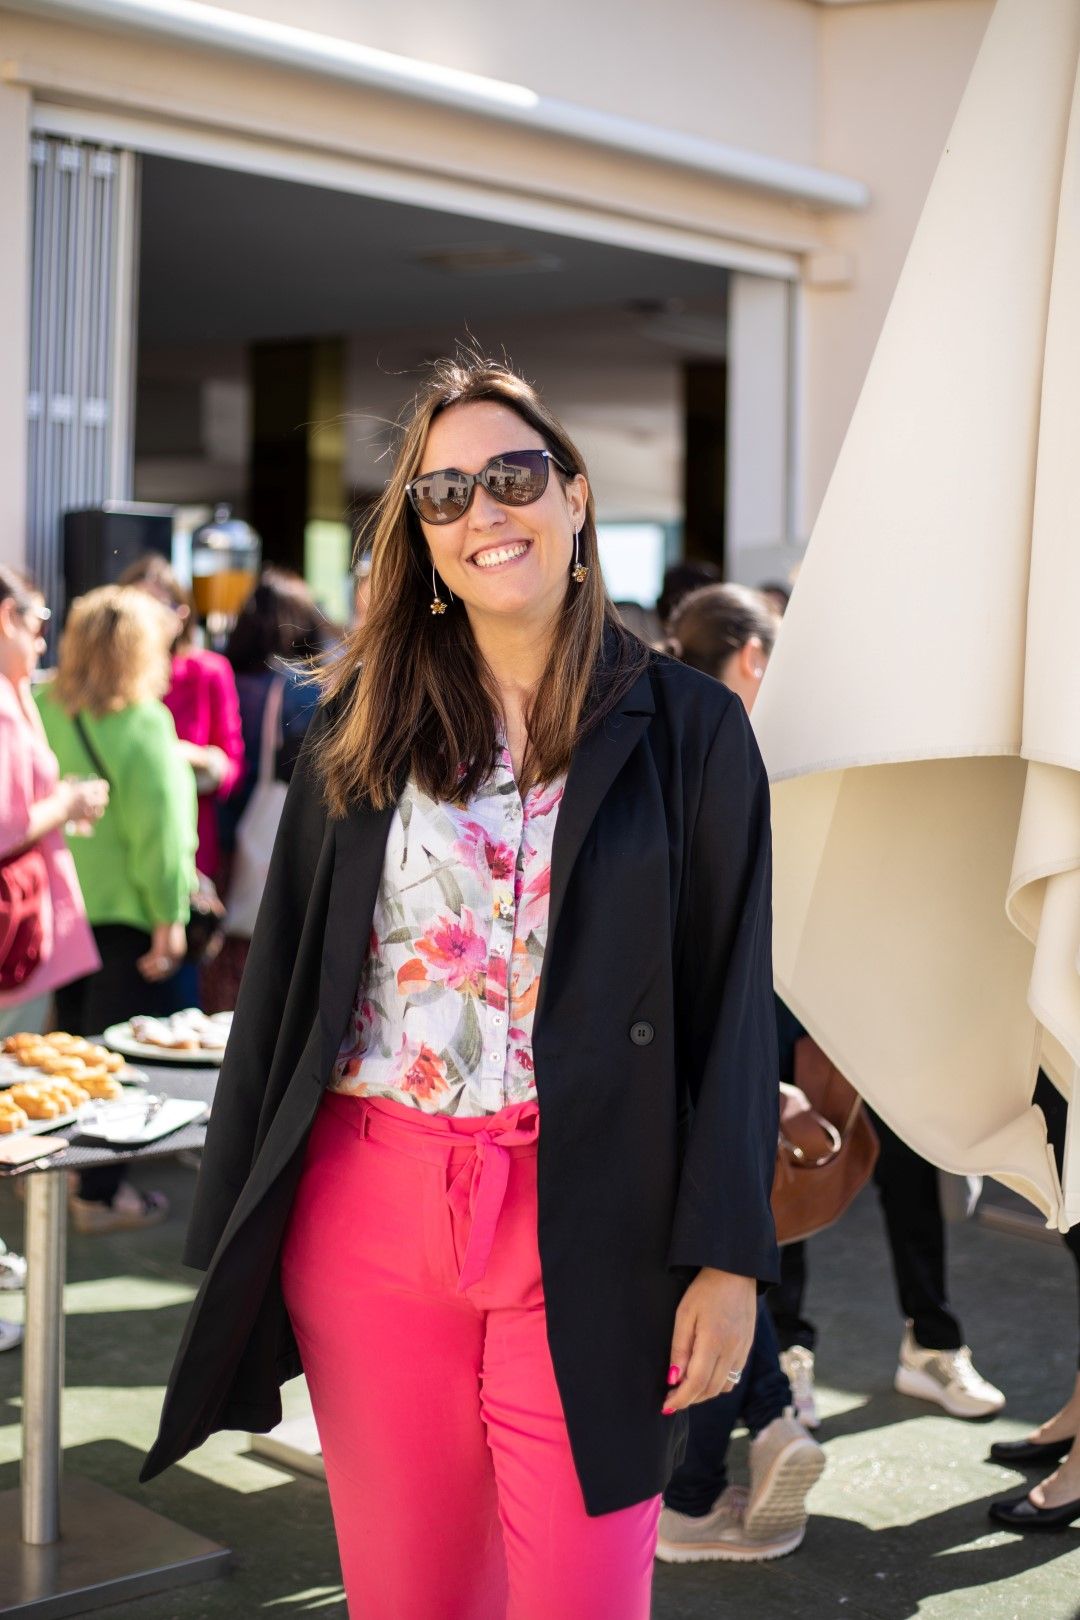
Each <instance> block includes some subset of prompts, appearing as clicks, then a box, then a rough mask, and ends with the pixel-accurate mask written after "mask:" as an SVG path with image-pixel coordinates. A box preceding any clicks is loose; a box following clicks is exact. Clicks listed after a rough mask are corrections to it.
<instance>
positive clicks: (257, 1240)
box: [143, 655, 777, 1514]
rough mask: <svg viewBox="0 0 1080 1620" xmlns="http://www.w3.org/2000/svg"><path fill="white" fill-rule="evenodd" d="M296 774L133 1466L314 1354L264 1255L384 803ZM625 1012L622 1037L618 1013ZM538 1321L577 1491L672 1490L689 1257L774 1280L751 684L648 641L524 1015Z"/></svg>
mask: <svg viewBox="0 0 1080 1620" xmlns="http://www.w3.org/2000/svg"><path fill="white" fill-rule="evenodd" d="M324 728H325V719H324V718H320V719H319V720H316V722H315V723H314V724H313V726H312V727H311V729H310V731H309V735H308V740H307V743H306V745H305V749H304V752H303V754H302V756H301V760H300V763H299V765H298V767H297V770H296V773H295V775H294V777H293V781H292V784H291V786H290V789H289V795H288V799H287V802H286V806H285V811H284V814H283V817H282V823H281V828H280V831H279V834H278V839H277V845H276V848H275V851H274V856H273V860H272V862H271V866H270V873H269V878H268V882H267V887H266V893H265V896H264V899H263V903H262V909H261V911H260V914H259V920H258V924H257V926H256V929H255V935H254V938H253V940H252V944H251V955H250V959H249V961H248V965H247V971H246V973H245V975H244V981H243V985H242V987H241V990H240V995H239V1000H238V1005H237V1009H236V1017H235V1020H234V1024H233V1030H232V1035H231V1037H230V1040H229V1046H228V1050H227V1052H226V1054H225V1058H224V1062H223V1064H222V1068H221V1079H220V1083H219V1087H218V1092H217V1097H216V1100H215V1103H214V1111H213V1117H212V1119H211V1122H210V1127H209V1133H208V1137H207V1143H206V1150H205V1153H204V1157H203V1164H202V1169H201V1172H200V1175H199V1182H198V1188H197V1192H196V1197H195V1207H194V1211H193V1215H192V1220H191V1226H190V1231H189V1236H188V1243H187V1248H186V1251H185V1258H186V1259H187V1260H188V1261H189V1263H190V1264H192V1265H195V1266H199V1267H202V1268H204V1269H205V1271H206V1276H205V1278H204V1280H203V1284H202V1287H201V1289H200V1291H199V1294H198V1297H197V1299H196V1301H195V1303H194V1306H193V1307H192V1311H191V1315H190V1317H189V1320H188V1324H187V1327H186V1330H185V1332H184V1336H183V1339H182V1342H181V1345H180V1349H179V1352H178V1355H177V1359H176V1364H175V1366H174V1369H173V1374H172V1378H171V1380H170V1383H169V1388H168V1393H167V1395H166V1399H165V1406H164V1410H163V1413H162V1418H161V1428H160V1432H159V1435H158V1439H157V1441H156V1443H155V1445H154V1447H153V1449H152V1451H151V1453H150V1455H149V1457H148V1459H147V1461H146V1464H145V1466H144V1469H143V1478H144V1479H148V1478H151V1477H152V1476H153V1475H155V1474H157V1473H159V1472H160V1471H161V1470H162V1469H163V1468H165V1467H167V1466H168V1465H169V1464H170V1463H172V1462H175V1461H176V1460H177V1459H178V1458H180V1457H182V1456H183V1455H185V1453H187V1452H188V1451H190V1450H191V1449H192V1448H193V1447H195V1446H198V1445H200V1444H201V1443H202V1441H203V1440H205V1439H206V1437H207V1436H208V1435H209V1434H211V1433H212V1432H213V1431H215V1430H217V1429H222V1428H238V1429H244V1430H255V1431H259V1430H265V1429H269V1428H272V1427H273V1425H274V1424H275V1423H276V1422H278V1421H279V1419H280V1415H281V1404H280V1399H279V1394H278V1386H279V1384H280V1382H281V1381H282V1380H284V1379H285V1378H289V1377H292V1376H295V1375H296V1374H297V1373H299V1371H300V1364H299V1359H298V1356H297V1352H296V1345H295V1342H294V1340H293V1336H292V1332H291V1329H290V1325H289V1321H288V1317H287V1314H286V1312H285V1309H284V1306H283V1304H282V1300H281V1293H280V1289H279V1286H278V1280H277V1258H278V1253H279V1249H280V1245H281V1239H282V1233H283V1231H284V1228H285V1225H286V1222H287V1220H288V1215H289V1209H290V1205H291V1201H292V1197H293V1192H294V1189H295V1186H296V1183H297V1179H298V1177H299V1174H300V1169H301V1162H302V1157H303V1148H304V1143H305V1140H306V1137H307V1133H308V1130H309V1128H310V1126H311V1123H312V1120H313V1119H314V1116H315V1113H316V1110H317V1108H318V1105H319V1099H320V1096H321V1094H322V1089H323V1087H324V1086H325V1084H326V1082H327V1080H328V1078H329V1075H330V1071H331V1068H332V1066H333V1062H334V1059H335V1057H336V1054H337V1050H338V1046H339V1044H340V1041H341V1037H342V1034H343V1032H344V1029H345V1025H346V1022H347V1019H348V1016H349V1012H350V1009H351V1007H352V1003H353V998H354V996H355V993H356V988H357V985H358V983H359V980H360V975H361V972H362V970H363V966H364V953H365V949H366V945H367V940H368V936H369V932H370V923H371V917H372V913H373V910H374V905H375V897H376V892H377V889H378V884H379V877H380V873H381V869H382V861H383V851H384V846H385V842H386V836H387V832H388V829H389V825H390V819H391V816H392V811H390V810H387V811H379V812H377V811H373V810H371V809H358V810H357V811H355V812H354V813H352V814H350V815H349V816H348V817H347V818H345V819H343V820H333V819H331V818H329V817H328V815H327V813H326V811H325V808H324V806H323V803H322V800H321V795H320V790H319V784H318V780H317V777H316V773H315V770H314V758H315V756H316V754H317V750H318V746H319V737H320V735H321V734H322V731H323V730H324ZM628 1032H629V1035H630V1039H629V1040H628V1039H627V1033H628ZM533 1056H534V1062H535V1069H536V1084H537V1092H538V1096H539V1103H540V1120H541V1128H540V1139H539V1161H538V1206H539V1207H538V1240H539V1248H540V1258H541V1264H542V1269H543V1280H544V1295H545V1300H546V1308H547V1316H548V1340H549V1343H550V1346H551V1353H552V1359H553V1362H554V1368H555V1375H556V1378H557V1381H558V1386H559V1391H560V1394H561V1396H562V1401H563V1408H564V1411H565V1414H566V1421H567V1426H568V1430H569V1434H570V1440H571V1445H572V1448H573V1453H574V1458H575V1462H576V1465H577V1470H578V1475H579V1478H580V1480H581V1485H582V1490H583V1493H584V1497H585V1502H586V1506H587V1508H588V1511H589V1512H590V1513H592V1514H597V1513H606V1512H610V1511H613V1510H615V1509H617V1508H622V1507H626V1506H628V1505H629V1504H631V1503H633V1502H637V1501H641V1500H644V1499H645V1498H646V1497H650V1496H654V1495H656V1493H657V1492H659V1491H660V1490H662V1488H663V1486H664V1485H665V1483H666V1481H667V1479H668V1477H669V1476H670V1473H671V1471H672V1469H673V1468H674V1466H675V1465H676V1463H677V1462H678V1461H679V1459H680V1457H681V1454H682V1450H683V1448H684V1445H685V1419H684V1417H682V1416H679V1417H676V1418H665V1417H663V1416H661V1413H660V1407H661V1405H662V1400H663V1394H664V1387H665V1386H664V1380H665V1375H666V1372H667V1366H668V1353H669V1349H670V1341H671V1331H672V1324H673V1319H674V1315H675V1309H676V1306H677V1304H678V1301H679V1299H680V1297H681V1295H682V1292H683V1290H684V1289H685V1287H686V1284H687V1282H688V1281H689V1279H690V1278H691V1277H692V1276H693V1274H694V1272H695V1271H696V1270H697V1269H698V1268H699V1267H701V1266H716V1267H720V1268H722V1269H724V1270H727V1271H733V1272H738V1273H741V1274H743V1275H745V1276H749V1277H755V1278H757V1279H758V1280H759V1281H761V1282H769V1281H772V1280H774V1279H775V1277H776V1275H777V1252H776V1246H775V1239H774V1232H773V1224H772V1217H771V1213H770V1209H769V1194H770V1190H771V1186H772V1177H773V1164H774V1158H775V1153H776V1140H777V1057H776V1031H775V1019H774V1016H773V997H772V965H771V942H770V843H769V793H768V785H767V782H766V778H765V772H764V768H763V766H762V763H761V759H760V756H759V754H758V750H757V747H756V745H755V742H754V738H753V733H752V732H751V730H750V726H749V723H748V721H747V718H746V714H745V711H744V709H743V706H742V703H741V702H740V700H739V699H738V698H737V697H734V696H733V695H732V694H731V693H730V692H729V691H727V690H726V688H724V687H723V686H721V685H719V684H718V683H717V682H715V681H712V680H710V679H709V678H708V677H707V676H705V675H701V674H698V673H697V672H696V671H694V670H691V669H688V668H686V667H685V666H684V665H681V664H678V663H675V662H673V661H671V660H669V659H666V658H663V657H661V656H659V655H656V656H654V657H653V658H652V659H651V660H650V664H649V667H648V669H647V670H646V671H645V672H644V673H643V674H642V675H641V676H640V677H639V679H638V680H637V682H636V684H635V685H634V686H633V687H632V688H631V689H630V691H629V692H628V693H627V695H626V696H625V698H624V699H623V700H622V702H621V703H620V705H619V706H618V708H617V709H616V710H615V711H614V712H612V713H611V714H610V715H609V716H608V717H607V718H606V719H605V720H604V721H603V722H601V723H600V724H599V725H597V726H596V727H594V728H593V730H592V731H591V732H589V733H588V734H587V735H586V736H585V738H584V739H583V740H582V742H581V743H580V744H579V745H578V748H577V750H576V752H575V754H574V758H573V760H572V762H571V766H570V770H569V774H568V779H567V784H566V791H565V793H564V796H563V800H562V805H561V807H560V812H559V819H558V823H557V826H556V832H555V840H554V846H553V850H552V868H551V900H550V913H549V925H548V944H547V952H546V956H545V961H544V967H543V972H542V975H541V983H540V989H539V997H538V1004H537V1010H536V1016H535V1021H534V1033H533Z"/></svg>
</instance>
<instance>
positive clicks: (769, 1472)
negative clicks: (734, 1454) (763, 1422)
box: [743, 1406, 825, 1541]
mask: <svg viewBox="0 0 1080 1620" xmlns="http://www.w3.org/2000/svg"><path fill="white" fill-rule="evenodd" d="M824 1467H825V1453H824V1452H823V1451H822V1449H821V1447H820V1446H819V1445H818V1443H817V1441H816V1440H815V1439H814V1438H813V1437H812V1436H811V1435H809V1434H807V1432H806V1430H805V1429H804V1428H803V1426H802V1424H801V1423H800V1422H799V1421H798V1419H797V1418H796V1416H795V1413H794V1411H793V1409H792V1408H791V1407H790V1406H789V1407H788V1408H787V1410H786V1411H785V1412H784V1413H783V1414H782V1416H780V1417H778V1418H773V1420H772V1422H771V1423H770V1424H768V1425H767V1426H766V1427H765V1428H764V1429H762V1431H761V1433H760V1434H758V1435H755V1437H754V1439H753V1440H752V1441H751V1442H750V1496H749V1498H748V1500H747V1503H746V1512H745V1514H744V1515H743V1524H744V1525H745V1528H746V1533H747V1535H748V1536H749V1537H750V1538H751V1539H752V1540H754V1541H762V1540H765V1539H769V1540H772V1539H775V1538H783V1537H786V1536H791V1535H794V1534H795V1533H796V1532H798V1536H799V1540H800V1541H801V1540H802V1537H803V1532H804V1531H805V1529H806V1496H807V1492H808V1491H809V1490H810V1489H811V1487H812V1486H814V1485H816V1483H817V1481H818V1480H819V1479H820V1478H821V1474H822V1470H823V1469H824Z"/></svg>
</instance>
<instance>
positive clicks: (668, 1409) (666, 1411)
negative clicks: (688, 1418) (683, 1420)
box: [660, 1406, 675, 1417]
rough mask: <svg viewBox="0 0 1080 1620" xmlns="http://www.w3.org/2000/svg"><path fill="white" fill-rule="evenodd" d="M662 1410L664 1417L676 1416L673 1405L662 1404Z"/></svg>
mask: <svg viewBox="0 0 1080 1620" xmlns="http://www.w3.org/2000/svg"><path fill="white" fill-rule="evenodd" d="M660 1412H661V1416H663V1417H674V1416H675V1408H674V1407H673V1406H662V1407H661V1408H660Z"/></svg>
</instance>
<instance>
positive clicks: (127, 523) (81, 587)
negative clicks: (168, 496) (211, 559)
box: [64, 501, 173, 612]
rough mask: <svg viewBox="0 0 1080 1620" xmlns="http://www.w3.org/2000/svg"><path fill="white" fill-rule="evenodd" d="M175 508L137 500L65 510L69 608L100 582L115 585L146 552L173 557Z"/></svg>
mask: <svg viewBox="0 0 1080 1620" xmlns="http://www.w3.org/2000/svg"><path fill="white" fill-rule="evenodd" d="M172 539H173V508H172V507H171V506H149V505H147V504H145V503H143V502H137V501H106V502H105V503H104V505H102V506H90V507H86V508H85V509H84V510H82V511H78V512H65V513H64V610H65V612H66V611H67V608H68V606H69V605H70V603H72V602H73V601H74V600H75V598H76V597H77V596H83V595H84V594H85V593H86V592H87V591H92V590H94V589H95V587H96V586H98V585H113V584H115V583H116V581H117V580H118V579H119V578H120V575H121V574H122V573H123V572H124V569H125V568H126V567H127V566H128V564H129V563H133V562H134V561H135V559H136V557H141V556H142V555H143V553H144V552H147V551H159V552H160V553H161V555H162V556H163V557H166V558H167V559H168V560H169V561H170V562H171V561H172Z"/></svg>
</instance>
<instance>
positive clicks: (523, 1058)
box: [514, 1046, 533, 1074]
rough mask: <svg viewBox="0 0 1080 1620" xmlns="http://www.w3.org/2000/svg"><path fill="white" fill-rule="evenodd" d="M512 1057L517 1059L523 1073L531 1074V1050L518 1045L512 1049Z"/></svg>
mask: <svg viewBox="0 0 1080 1620" xmlns="http://www.w3.org/2000/svg"><path fill="white" fill-rule="evenodd" d="M514 1057H515V1058H516V1060H517V1066H518V1068H519V1069H520V1070H521V1071H522V1073H523V1074H532V1072H533V1058H532V1053H531V1052H529V1051H527V1050H526V1049H525V1047H524V1046H519V1047H516V1048H515V1050H514Z"/></svg>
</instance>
